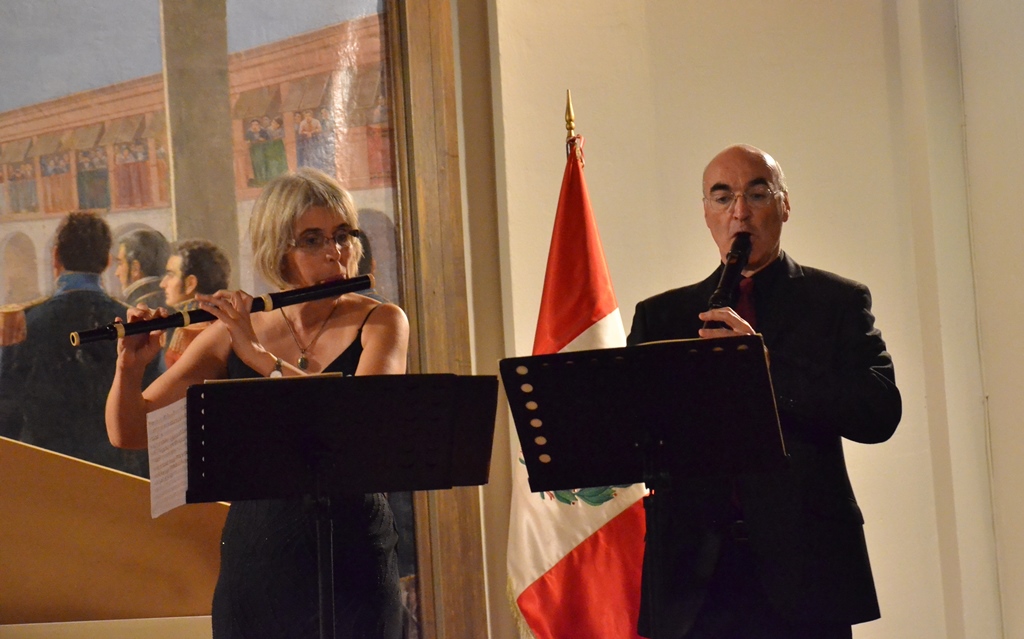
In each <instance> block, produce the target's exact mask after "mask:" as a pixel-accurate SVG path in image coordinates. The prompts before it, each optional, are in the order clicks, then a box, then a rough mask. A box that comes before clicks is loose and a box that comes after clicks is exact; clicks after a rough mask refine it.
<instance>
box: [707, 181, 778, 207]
mask: <svg viewBox="0 0 1024 639" xmlns="http://www.w3.org/2000/svg"><path fill="white" fill-rule="evenodd" d="M775 194H776V191H773V190H772V188H771V187H770V186H768V185H767V184H758V185H755V186H752V187H750V188H749V189H747V190H746V191H744V192H743V193H733V192H732V191H712V192H711V195H709V196H708V197H706V198H704V201H705V202H707V203H708V205H709V206H710V207H711V209H712V210H714V211H728V210H729V209H731V208H732V205H733V204H735V203H736V200H737V199H739V198H743V199H744V200H746V201H747V206H749V207H750V208H752V209H764V208H768V207H769V206H771V204H772V200H773V199H774V197H775Z"/></svg>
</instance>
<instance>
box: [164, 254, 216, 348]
mask: <svg viewBox="0 0 1024 639" xmlns="http://www.w3.org/2000/svg"><path fill="white" fill-rule="evenodd" d="M229 279H231V261H230V260H229V259H228V256H227V254H226V253H225V252H224V251H223V250H221V248H220V247H219V246H217V245H216V244H214V243H213V242H210V241H207V240H183V241H181V242H179V243H178V244H177V245H176V246H175V248H174V252H173V253H172V254H171V256H170V257H169V258H167V270H166V272H165V273H164V277H163V279H162V280H160V288H161V289H163V292H164V297H165V300H166V304H167V306H169V307H170V308H171V309H172V310H173V311H174V312H181V311H191V310H195V309H196V308H198V305H197V304H196V301H195V296H196V293H201V294H203V295H210V294H213V293H216V292H217V291H219V290H221V289H226V288H227V287H228V280H229ZM209 324H210V323H209V322H200V323H198V324H191V325H189V326H186V327H182V328H179V329H175V328H171V329H168V331H167V333H166V335H165V336H164V339H165V342H164V344H165V346H164V352H163V358H164V368H170V366H171V365H172V364H174V362H176V361H178V358H179V357H181V354H182V353H184V352H185V348H186V347H188V345H189V344H191V343H192V340H193V339H195V338H196V336H197V335H199V333H200V332H201V331H202V330H203V329H204V328H206V327H207V326H208V325H209Z"/></svg>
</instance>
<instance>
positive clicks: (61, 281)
mask: <svg viewBox="0 0 1024 639" xmlns="http://www.w3.org/2000/svg"><path fill="white" fill-rule="evenodd" d="M110 244H111V235H110V228H109V227H108V226H107V223H106V222H104V221H103V219H102V218H100V217H98V216H96V215H94V214H92V213H71V214H69V215H68V216H67V217H66V218H65V219H64V220H63V222H62V223H61V225H60V227H59V228H58V230H57V239H56V242H55V246H54V249H53V272H54V276H55V278H56V283H55V286H54V294H53V296H52V297H50V298H49V299H47V300H45V301H43V302H41V303H38V304H35V305H32V306H30V307H28V308H26V309H25V310H24V334H23V336H19V337H22V339H21V340H20V341H19V343H16V344H10V345H5V346H4V347H3V348H0V431H2V432H4V433H9V434H11V435H12V436H16V437H18V438H20V439H21V440H22V441H24V442H25V443H28V444H33V445H36V446H40V447H43V448H47V449H49V450H53V451H56V452H59V453H64V454H65V455H71V456H72V457H77V458H79V459H84V460H86V461H91V462H94V463H97V464H101V465H103V466H107V467H110V468H116V469H119V470H123V471H125V472H129V473H134V474H136V475H140V476H143V477H145V476H146V475H147V474H148V464H147V460H146V454H145V452H144V451H126V450H119V449H117V448H114V447H113V446H111V444H110V441H109V439H107V429H106V425H105V423H104V416H103V411H104V405H105V402H106V397H107V391H108V390H109V389H110V383H111V381H112V380H113V377H114V363H115V361H116V359H117V349H116V347H115V345H114V344H113V343H112V342H98V343H92V344H84V345H82V346H79V347H77V348H76V347H74V346H72V345H71V341H70V339H69V335H70V334H71V333H72V332H73V331H82V330H87V329H91V328H95V327H97V326H105V325H107V324H109V323H111V322H112V321H113V320H114V318H115V317H120V318H121V319H122V320H123V319H124V318H125V311H126V307H125V305H124V304H122V303H120V302H118V301H117V300H115V299H113V298H111V297H110V296H109V295H107V294H106V293H105V292H104V291H103V289H102V287H101V286H100V274H101V273H102V272H103V271H104V270H105V269H106V268H107V265H108V264H109V263H110ZM155 376H156V369H155V367H153V368H151V369H149V370H148V371H147V378H146V382H147V383H148V382H149V381H152V379H153V378H155Z"/></svg>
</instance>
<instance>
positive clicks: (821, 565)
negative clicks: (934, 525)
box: [628, 145, 902, 639]
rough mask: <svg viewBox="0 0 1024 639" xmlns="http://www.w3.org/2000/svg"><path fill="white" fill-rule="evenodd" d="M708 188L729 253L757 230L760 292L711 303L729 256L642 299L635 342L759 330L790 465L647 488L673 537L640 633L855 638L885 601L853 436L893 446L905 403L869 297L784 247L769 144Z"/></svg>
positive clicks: (745, 150) (647, 575)
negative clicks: (854, 469) (688, 281)
mask: <svg viewBox="0 0 1024 639" xmlns="http://www.w3.org/2000/svg"><path fill="white" fill-rule="evenodd" d="M703 196H704V221H705V223H706V224H707V227H708V229H709V230H710V231H711V237H712V239H713V240H714V241H715V244H716V245H717V246H718V251H719V254H720V256H721V258H722V262H723V264H724V262H725V259H726V254H727V253H728V252H729V250H730V248H731V247H732V243H733V241H734V239H735V238H736V235H737V233H749V234H750V238H751V252H750V258H749V261H748V263H747V266H746V268H745V269H744V270H743V273H742V274H743V276H744V280H747V281H746V282H745V283H743V282H741V285H740V286H739V287H738V290H746V291H749V292H748V293H746V294H744V295H739V294H738V293H737V301H736V302H735V303H734V304H733V305H732V306H726V307H723V308H717V309H710V310H709V308H708V300H709V298H710V297H711V295H712V293H713V292H714V291H715V289H716V287H717V284H718V282H719V279H720V276H721V271H722V268H723V264H719V265H718V268H717V269H716V270H715V272H714V273H712V274H711V275H710V276H708V278H707V279H705V280H704V281H702V282H699V283H697V284H693V285H690V286H686V287H683V288H678V289H674V290H671V291H667V292H665V293H661V294H660V295H656V296H654V297H651V298H649V299H646V300H644V301H642V302H640V303H639V304H637V307H636V313H635V315H634V317H633V325H632V329H631V331H630V335H629V339H628V343H629V344H631V345H633V344H641V343H644V342H653V341H658V340H665V339H681V338H698V337H699V338H716V337H728V336H736V335H751V334H754V333H760V334H761V335H762V336H763V338H764V342H765V345H766V347H767V348H768V351H769V361H770V372H771V376H772V383H773V388H774V391H775V400H776V404H777V407H778V412H779V420H780V422H781V425H782V433H783V439H784V440H785V445H786V452H787V454H788V455H789V463H788V465H787V468H786V470H784V471H780V472H775V473H764V474H757V475H741V476H738V477H716V478H703V479H696V480H678V481H676V482H674V483H673V484H671V485H670V486H668V487H666V488H665V489H663V490H658V491H656V493H657V494H656V496H652V497H648V500H656V502H654V503H648V504H647V505H648V522H647V523H648V530H652V529H653V528H654V527H655V526H657V530H658V536H657V537H658V538H659V539H661V540H662V542H663V543H661V544H660V545H659V546H658V547H657V548H652V546H651V543H652V541H651V540H652V539H653V537H652V536H651V535H648V547H647V555H646V556H645V558H644V585H643V604H642V610H641V617H640V633H641V634H642V635H644V636H645V637H651V638H653V639H726V638H728V639H740V638H742V639H783V638H784V639H840V638H842V639H848V638H850V637H852V629H851V626H852V625H853V624H857V623H861V622H865V621H870V620H872V619H877V618H878V617H879V615H880V612H879V607H878V600H877V596H876V594H875V587H874V582H873V579H872V575H871V566H870V564H869V562H868V554H867V547H866V544H865V540H864V533H863V525H864V519H863V516H862V515H861V511H860V508H859V506H858V505H857V501H856V499H855V498H854V494H853V489H852V488H851V486H850V480H849V478H848V476H847V471H846V463H845V461H844V458H843V443H842V442H843V439H848V440H851V441H854V442H859V443H863V444H874V443H879V442H884V441H886V440H887V439H889V438H890V437H891V436H892V434H893V432H894V431H895V430H896V426H897V425H898V424H899V421H900V415H901V411H902V404H901V399H900V393H899V390H898V389H897V388H896V383H895V377H894V373H893V365H892V359H891V358H890V356H889V354H888V353H887V352H886V350H885V343H884V342H883V341H882V336H881V333H879V331H878V330H877V329H876V328H875V327H874V317H873V316H872V314H871V294H870V292H869V291H868V289H867V287H865V286H864V285H862V284H859V283H857V282H854V281H852V280H848V279H845V278H842V277H840V276H838V275H834V274H832V273H828V272H826V271H822V270H819V269H815V268H810V267H807V266H802V265H800V264H798V263H797V262H795V261H794V260H793V258H791V257H790V256H789V255H787V254H786V253H785V252H783V251H782V248H781V238H782V229H783V226H784V225H785V224H786V223H787V222H788V221H789V217H790V204H789V193H788V191H787V188H786V181H785V177H784V175H783V172H782V168H781V167H780V166H779V164H778V163H777V162H776V161H775V160H774V159H773V158H772V157H771V156H770V155H768V154H767V153H765V152H764V151H762V150H760V149H757V148H755V147H752V146H748V145H736V146H731V147H729V148H727V149H725V150H724V151H722V152H721V153H719V154H718V155H716V156H715V157H714V159H712V160H711V162H710V163H709V164H708V165H707V168H706V169H705V170H704V179H703ZM706 323H707V324H706ZM705 325H707V326H709V328H705ZM711 327H714V328H711ZM742 390H743V389H742V388H737V389H736V392H737V393H741V392H742ZM651 506H656V508H652V507H651ZM655 557H657V558H658V559H657V565H655V563H654V562H655V559H654V558H655ZM652 613H653V614H652Z"/></svg>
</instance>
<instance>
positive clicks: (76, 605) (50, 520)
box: [0, 437, 228, 625]
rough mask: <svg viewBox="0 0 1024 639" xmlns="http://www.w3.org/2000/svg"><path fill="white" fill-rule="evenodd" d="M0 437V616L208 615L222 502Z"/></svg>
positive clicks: (23, 619) (36, 619) (20, 619)
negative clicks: (159, 490)
mask: <svg viewBox="0 0 1024 639" xmlns="http://www.w3.org/2000/svg"><path fill="white" fill-rule="evenodd" d="M149 498H150V495H149V482H148V481H147V480H145V479H141V478H139V477H135V476H133V475H128V474H126V473H122V472H120V471H116V470H110V469H108V468H104V467H102V466H97V465H95V464H91V463H89V462H84V461H81V460H78V459H74V458H71V457H67V456H64V455H60V454H58V453H53V452H50V451H47V450H43V449H41V448H36V447H34V446H29V445H26V444H22V443H20V442H16V441H12V440H10V439H5V438H2V437H0V519H2V520H3V525H2V526H0V625H6V624H23V623H43V622H66V621H94V620H109V619H140V618H154V617H183V616H196V615H209V614H210V603H211V602H212V600H213V588H214V585H215V583H216V581H217V572H218V570H219V564H220V531H221V528H222V527H223V526H224V519H225V517H226V516H227V511H228V507H227V505H226V504H219V503H212V504H199V505H194V506H190V507H189V508H179V509H176V510H174V511H172V512H169V513H167V514H166V515H164V516H162V517H160V518H159V519H151V518H150V507H149Z"/></svg>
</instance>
